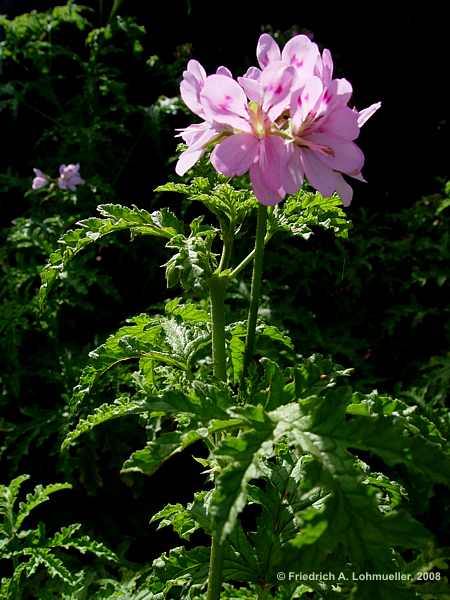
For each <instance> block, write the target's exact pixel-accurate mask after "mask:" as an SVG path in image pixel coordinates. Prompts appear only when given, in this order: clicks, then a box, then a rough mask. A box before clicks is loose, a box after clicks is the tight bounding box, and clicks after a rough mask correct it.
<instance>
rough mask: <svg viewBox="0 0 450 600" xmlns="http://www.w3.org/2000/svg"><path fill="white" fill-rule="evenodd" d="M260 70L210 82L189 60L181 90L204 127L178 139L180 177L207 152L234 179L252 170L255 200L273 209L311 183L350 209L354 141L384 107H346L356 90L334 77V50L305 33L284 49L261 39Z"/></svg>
mask: <svg viewBox="0 0 450 600" xmlns="http://www.w3.org/2000/svg"><path fill="white" fill-rule="evenodd" d="M257 57H258V62H259V66H260V68H257V67H250V68H249V69H248V71H247V72H246V74H245V75H244V76H243V77H238V78H237V81H236V80H235V79H233V77H232V75H231V73H230V71H229V70H228V69H227V68H226V67H219V69H217V72H216V73H215V74H214V75H209V76H207V74H206V72H205V70H204V68H203V67H202V66H201V65H200V63H198V62H197V61H196V60H190V61H189V63H188V66H187V70H186V71H185V72H184V74H183V81H182V82H181V86H180V91H181V97H182V99H183V101H184V103H185V104H186V105H187V106H188V107H189V108H190V110H191V111H192V112H193V113H195V114H196V115H197V116H199V117H200V118H201V119H203V121H202V122H201V123H198V124H194V125H190V126H189V127H187V128H186V129H182V130H181V133H180V134H179V135H180V136H181V138H182V139H183V141H184V142H185V143H186V144H187V146H188V148H187V150H186V151H185V152H183V153H182V154H181V155H180V157H179V160H178V163H177V165H176V172H177V174H178V175H183V174H184V173H186V171H188V170H189V169H190V168H191V167H192V166H193V165H194V164H195V163H196V162H197V160H198V159H199V158H200V157H201V156H202V155H203V154H204V153H205V152H206V151H207V150H209V149H213V150H212V153H211V163H212V164H213V166H214V168H215V169H216V170H217V171H218V172H219V173H223V174H224V175H227V176H229V177H233V176H237V175H243V174H244V173H247V172H249V175H250V180H251V184H252V188H253V191H254V193H255V196H256V198H257V199H258V200H259V202H261V203H262V204H276V203H278V202H280V200H282V199H283V198H284V196H285V195H286V194H294V193H295V192H297V191H298V190H299V189H300V187H301V186H302V184H303V181H304V178H305V177H306V178H307V180H308V181H309V183H310V184H311V185H312V186H313V187H314V188H315V189H316V190H318V191H319V192H320V193H321V194H322V195H324V196H330V195H331V194H332V193H333V192H336V193H337V194H338V195H339V196H340V197H341V198H342V200H343V202H344V204H345V205H346V206H347V205H349V204H350V202H351V200H352V195H353V190H352V188H351V187H350V185H349V184H348V182H347V181H346V180H345V179H344V177H343V175H345V176H348V177H353V178H355V179H359V180H362V181H364V179H363V177H362V175H361V169H362V166H363V164H364V155H363V153H362V152H361V150H360V149H359V148H358V146H357V145H356V144H355V140H356V138H357V137H358V135H359V131H360V129H361V127H362V126H363V124H364V123H365V122H366V121H367V119H368V118H369V117H371V116H372V115H373V114H374V112H375V111H377V110H378V108H379V107H380V106H381V103H380V102H377V103H376V104H372V105H371V106H369V107H368V108H366V109H364V110H361V111H358V110H356V109H355V108H350V107H349V106H348V103H349V100H350V97H351V95H352V86H351V85H350V83H349V82H348V81H347V80H346V79H333V61H332V59H331V54H330V52H329V50H324V51H323V52H322V54H320V52H319V49H318V47H317V45H316V44H315V43H313V42H312V41H311V40H310V39H309V38H308V37H306V36H305V35H297V36H295V37H293V38H292V39H291V40H289V42H288V43H287V44H286V45H285V47H284V48H283V51H281V50H280V48H279V46H278V44H277V43H276V42H275V40H274V39H273V38H272V37H271V36H270V35H268V34H266V33H264V34H263V35H261V37H260V38H259V41H258V47H257Z"/></svg>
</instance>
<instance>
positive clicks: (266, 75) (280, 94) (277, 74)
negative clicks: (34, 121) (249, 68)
mask: <svg viewBox="0 0 450 600" xmlns="http://www.w3.org/2000/svg"><path fill="white" fill-rule="evenodd" d="M293 79H294V69H293V67H286V66H285V65H284V64H283V63H282V62H280V61H274V62H272V63H271V64H270V65H269V66H268V67H267V68H266V69H264V70H263V72H262V73H261V77H260V80H259V83H260V84H261V87H262V92H263V97H262V108H263V110H264V111H265V112H266V113H267V114H268V116H269V118H270V119H271V120H272V121H275V119H277V117H279V116H280V115H281V113H282V112H283V111H284V110H285V109H287V108H289V98H288V95H289V94H290V91H291V85H292V81H293Z"/></svg>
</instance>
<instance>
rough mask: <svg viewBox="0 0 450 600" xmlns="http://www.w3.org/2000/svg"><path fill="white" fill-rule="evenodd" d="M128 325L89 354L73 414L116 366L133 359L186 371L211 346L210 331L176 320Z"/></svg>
mask: <svg viewBox="0 0 450 600" xmlns="http://www.w3.org/2000/svg"><path fill="white" fill-rule="evenodd" d="M128 322H129V323H130V325H126V326H125V327H122V328H121V329H119V330H118V331H117V332H116V333H115V334H113V335H111V336H110V337H109V338H108V339H107V340H106V342H105V343H104V344H102V345H101V346H99V347H98V348H96V349H95V350H93V351H92V352H90V354H89V357H90V362H89V364H88V366H86V367H85V368H84V369H83V372H82V374H81V377H80V381H79V383H78V385H77V386H76V387H75V388H74V393H73V396H72V400H71V411H72V412H74V411H75V410H77V408H78V407H79V406H80V404H81V403H82V402H83V400H84V398H85V397H86V396H87V395H88V394H90V393H91V390H92V387H93V385H94V384H95V382H96V380H97V379H98V378H99V377H100V376H101V375H102V374H103V373H105V372H106V371H107V370H108V369H110V368H111V367H113V366H114V365H116V364H118V363H120V362H123V361H127V360H130V359H140V358H147V359H154V360H155V361H156V362H160V363H163V364H166V365H171V366H174V367H177V368H179V369H181V370H186V369H187V368H188V366H189V362H190V361H191V359H192V358H193V357H194V355H195V353H196V352H197V350H198V349H199V348H200V347H201V346H202V345H204V344H207V343H209V335H210V334H209V332H208V330H206V331H205V329H202V328H199V327H198V326H196V325H183V324H181V323H179V322H178V321H177V320H176V319H170V318H166V317H150V316H148V315H145V314H142V315H139V316H137V317H134V318H133V319H129V320H128Z"/></svg>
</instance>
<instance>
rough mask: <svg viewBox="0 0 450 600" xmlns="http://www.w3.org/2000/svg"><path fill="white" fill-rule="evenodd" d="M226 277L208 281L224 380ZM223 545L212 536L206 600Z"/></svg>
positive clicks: (218, 369) (214, 596) (217, 578)
mask: <svg viewBox="0 0 450 600" xmlns="http://www.w3.org/2000/svg"><path fill="white" fill-rule="evenodd" d="M226 281H227V279H226V278H225V277H221V276H220V273H219V274H217V275H213V277H211V279H210V282H209V291H210V298H211V323H212V358H213V366H214V375H215V377H217V379H221V380H222V381H225V380H226V375H227V372H226V354H225V286H226ZM222 570H223V547H222V544H221V542H220V540H219V539H218V538H217V536H213V537H212V543H211V556H210V561H209V574H208V597H207V598H208V600H219V599H220V590H221V588H222Z"/></svg>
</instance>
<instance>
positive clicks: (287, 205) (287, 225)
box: [267, 190, 351, 240]
mask: <svg viewBox="0 0 450 600" xmlns="http://www.w3.org/2000/svg"><path fill="white" fill-rule="evenodd" d="M341 206H342V202H341V200H340V199H339V198H338V197H337V196H331V197H328V198H325V197H323V196H322V195H321V194H319V192H315V193H314V192H306V191H304V190H300V191H299V192H297V194H295V195H294V196H289V197H288V198H287V199H286V201H285V202H283V203H282V204H280V205H277V206H276V207H275V208H274V209H273V211H270V212H269V213H268V230H267V236H268V237H269V238H270V237H272V236H273V235H275V234H276V233H279V232H283V233H289V234H290V235H292V236H294V237H302V238H304V239H306V240H307V239H309V238H310V237H311V235H312V234H313V233H314V228H315V227H321V228H323V229H330V230H331V231H333V233H334V234H335V235H336V236H337V237H343V238H346V237H348V230H349V228H350V226H351V223H350V221H349V220H348V218H347V215H346V214H345V212H344V211H343V210H342V208H341Z"/></svg>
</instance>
